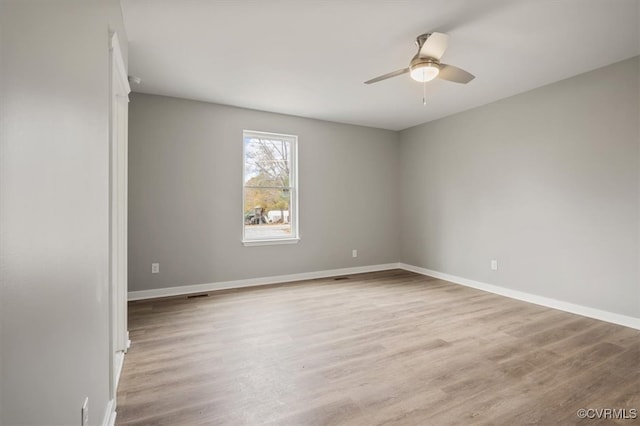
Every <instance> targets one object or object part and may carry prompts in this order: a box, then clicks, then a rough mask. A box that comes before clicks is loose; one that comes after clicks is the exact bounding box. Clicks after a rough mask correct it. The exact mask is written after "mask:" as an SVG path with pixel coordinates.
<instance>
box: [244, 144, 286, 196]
mask: <svg viewBox="0 0 640 426" xmlns="http://www.w3.org/2000/svg"><path fill="white" fill-rule="evenodd" d="M244 153H245V164H244V184H245V185H248V186H270V187H288V186H290V179H289V177H290V173H291V172H290V170H291V143H290V142H289V141H288V140H277V139H269V138H268V137H267V138H260V137H255V136H245V138H244Z"/></svg>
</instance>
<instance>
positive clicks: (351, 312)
mask: <svg viewBox="0 0 640 426" xmlns="http://www.w3.org/2000/svg"><path fill="white" fill-rule="evenodd" d="M129 330H130V332H131V339H132V342H133V343H132V347H131V349H130V351H129V353H128V354H127V356H126V359H125V364H124V369H123V373H122V378H121V381H120V388H119V391H118V409H117V411H118V417H117V424H119V425H133V424H139V425H143V424H144V425H152V424H157V425H234V426H235V425H263V424H264V425H295V426H306V425H448V424H499V425H519V424H543V425H550V424H629V425H630V424H638V422H640V331H637V330H633V329H630V328H625V327H621V326H616V325H613V324H608V323H605V322H601V321H597V320H593V319H589V318H584V317H580V316H577V315H572V314H569V313H565V312H561V311H557V310H553V309H549V308H544V307H541V306H537V305H532V304H528V303H525V302H519V301H516V300H512V299H508V298H504V297H501V296H497V295H493V294H490V293H485V292H482V291H478V290H474V289H470V288H466V287H462V286H459V285H455V284H451V283H448V282H445V281H442V280H437V279H432V278H428V277H424V276H421V275H417V274H414V273H411V272H406V271H399V270H394V271H385V272H377V273H370V274H360V275H352V276H349V277H348V279H343V280H334V279H319V280H312V281H304V282H297V283H291V284H283V285H274V286H265V287H255V288H248V289H239V290H229V291H220V292H212V293H210V294H209V296H207V297H201V298H191V299H187V298H185V297H182V298H173V299H165V300H155V301H143V302H132V303H130V306H129ZM580 408H593V409H599V408H625V409H626V410H627V412H626V414H627V415H628V416H631V415H632V413H633V412H632V411H631V409H637V410H638V417H639V419H636V420H631V419H627V420H616V419H607V420H602V421H598V420H590V419H585V420H580V419H579V418H578V416H577V415H576V411H577V410H578V409H580Z"/></svg>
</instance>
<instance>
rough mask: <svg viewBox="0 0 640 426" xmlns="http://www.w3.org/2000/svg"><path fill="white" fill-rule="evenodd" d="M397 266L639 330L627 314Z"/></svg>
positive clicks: (638, 322)
mask: <svg viewBox="0 0 640 426" xmlns="http://www.w3.org/2000/svg"><path fill="white" fill-rule="evenodd" d="M398 267H399V268H400V269H404V270H407V271H411V272H415V273H418V274H421V275H427V276H430V277H434V278H439V279H441V280H445V281H450V282H452V283H455V284H460V285H463V286H466V287H472V288H475V289H478V290H483V291H487V292H489V293H494V294H499V295H501V296H505V297H509V298H511V299H517V300H522V301H524V302H529V303H534V304H536V305H542V306H546V307H548V308H554V309H559V310H561V311H565V312H570V313H572V314H578V315H582V316H584V317H589V318H595V319H598V320H601V321H606V322H610V323H613V324H618V325H623V326H625V327H630V328H635V329H637V330H640V318H635V317H630V316H627V315H621V314H616V313H613V312H608V311H603V310H600V309H595V308H590V307H588V306H582V305H576V304H573V303H569V302H563V301H561V300H556V299H551V298H548V297H544V296H538V295H535V294H531V293H526V292H524V291H519V290H512V289H509V288H506V287H500V286H497V285H493V284H487V283H483V282H480V281H474V280H470V279H467V278H462V277H458V276H455V275H449V274H445V273H443V272H438V271H432V270H430V269H425V268H420V267H418V266H413V265H407V264H405V263H399V264H398Z"/></svg>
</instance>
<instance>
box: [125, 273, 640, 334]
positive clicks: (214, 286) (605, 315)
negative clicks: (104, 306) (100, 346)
mask: <svg viewBox="0 0 640 426" xmlns="http://www.w3.org/2000/svg"><path fill="white" fill-rule="evenodd" d="M390 269H404V270H406V271H411V272H415V273H418V274H421V275H427V276H430V277H434V278H439V279H442V280H446V281H450V282H452V283H455V284H460V285H463V286H466V287H472V288H475V289H478V290H483V291H487V292H489V293H494V294H499V295H501V296H505V297H509V298H511V299H517V300H522V301H524V302H529V303H534V304H536V305H541V306H546V307H548V308H553V309H559V310H561V311H565V312H570V313H572V314H578V315H582V316H585V317H589V318H595V319H598V320H602V321H606V322H610V323H613V324H618V325H623V326H625V327H631V328H635V329H637V330H640V318H636V317H631V316H627V315H621V314H616V313H613V312H608V311H603V310H600V309H596V308H590V307H588V306H582V305H576V304H574V303H569V302H563V301H561V300H556V299H551V298H549V297H544V296H538V295H535V294H531V293H526V292H524V291H519V290H512V289H509V288H506V287H500V286H497V285H493V284H487V283H483V282H480V281H474V280H470V279H468V278H462V277H458V276H455V275H450V274H445V273H443V272H438V271H433V270H430V269H425V268H420V267H418V266H413V265H409V264H406V263H385V264H380V265H370V266H358V267H354V268H341V269H328V270H324V271H316V272H304V273H300V274H289V275H277V276H272V277H265V278H250V279H245V280H235V281H221V282H217V283H207V284H195V285H187V286H180V287H168V288H159V289H153V290H141V291H130V292H129V295H128V296H129V300H144V299H154V298H158V297H168V296H180V295H185V294H192V293H205V292H209V291H215V290H227V289H233V288H242V287H254V286H260V285H268V284H279V283H287V282H292V281H302V280H312V279H317V278H327V277H334V276H338V275H348V274H361V273H366V272H376V271H386V270H390Z"/></svg>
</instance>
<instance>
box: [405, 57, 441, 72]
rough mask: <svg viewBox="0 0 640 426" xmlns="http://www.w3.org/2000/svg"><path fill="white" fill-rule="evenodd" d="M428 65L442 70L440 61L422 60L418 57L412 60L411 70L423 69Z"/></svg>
mask: <svg viewBox="0 0 640 426" xmlns="http://www.w3.org/2000/svg"><path fill="white" fill-rule="evenodd" d="M427 65H430V66H432V67H435V68H438V69H440V61H436V60H435V59H433V58H420V57H419V56H418V55H416V56H414V58H413V59H412V60H411V63H410V64H409V69H410V70H413V69H414V68H416V67H423V66H427Z"/></svg>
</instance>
